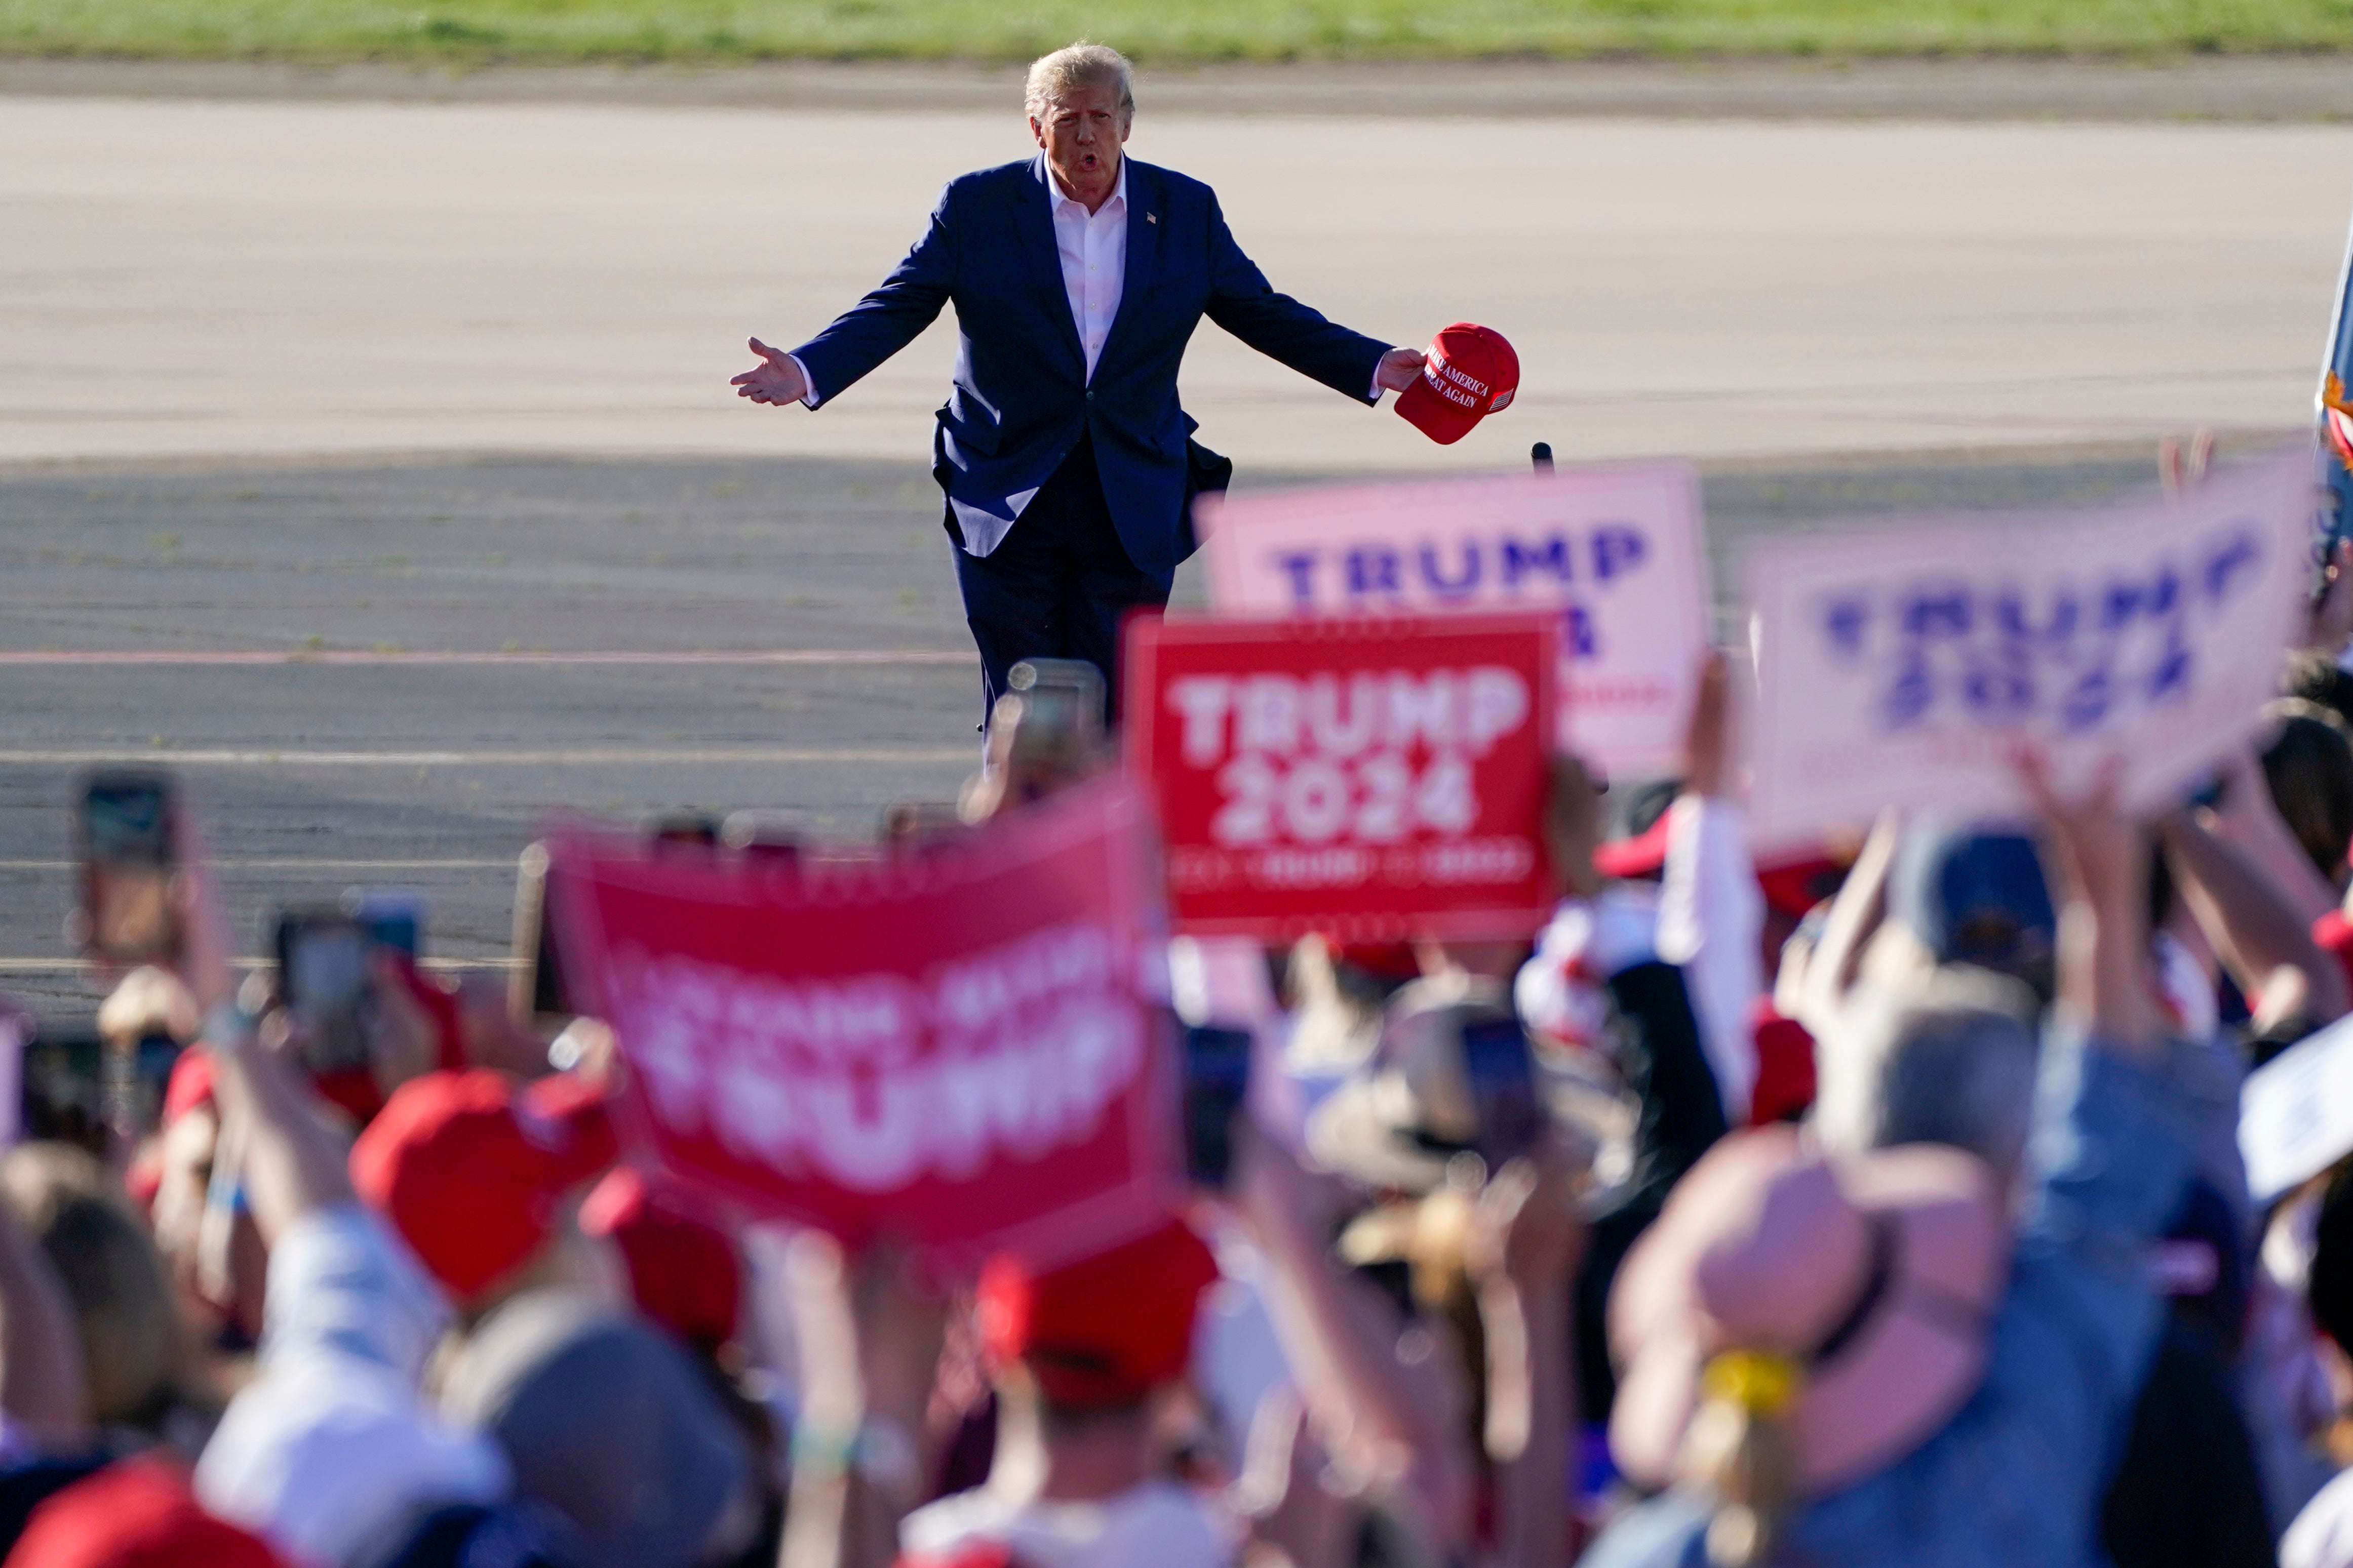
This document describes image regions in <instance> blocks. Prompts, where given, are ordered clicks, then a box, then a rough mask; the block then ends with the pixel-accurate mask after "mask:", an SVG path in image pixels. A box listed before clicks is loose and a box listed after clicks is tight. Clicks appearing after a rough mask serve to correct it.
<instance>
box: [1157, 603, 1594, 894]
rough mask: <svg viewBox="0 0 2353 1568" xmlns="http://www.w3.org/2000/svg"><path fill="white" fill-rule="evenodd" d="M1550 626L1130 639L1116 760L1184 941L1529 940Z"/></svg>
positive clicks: (1540, 622)
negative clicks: (1122, 757) (1146, 792)
mask: <svg viewBox="0 0 2353 1568" xmlns="http://www.w3.org/2000/svg"><path fill="white" fill-rule="evenodd" d="M1556 625H1557V616H1554V615H1550V614H1547V613H1546V612H1543V611H1533V610H1532V611H1511V612H1498V613H1493V614H1450V615H1445V616H1394V617H1391V616H1380V617H1372V616H1366V617H1352V618H1347V619H1337V620H1302V619H1297V618H1293V617H1288V616H1284V617H1270V618H1264V619H1247V620H1244V619H1232V620H1229V619H1216V620H1207V619H1205V620H1187V619H1173V618H1172V619H1166V620H1163V619H1157V618H1142V619H1138V620H1136V621H1134V623H1132V624H1131V626H1130V628H1129V632H1128V643H1127V665H1126V672H1127V686H1126V693H1125V696H1126V704H1125V707H1126V712H1127V715H1128V717H1127V731H1126V738H1127V747H1128V758H1129V762H1130V764H1131V767H1132V770H1133V771H1134V772H1135V773H1136V774H1137V775H1138V776H1139V777H1141V778H1144V779H1146V780H1149V781H1150V783H1151V784H1152V785H1153V788H1154V789H1155V792H1156V793H1157V795H1158V796H1159V801H1160V822H1161V829H1162V833H1163V836H1164V838H1165V843H1166V849H1165V854H1166V869H1167V877H1168V891H1169V902H1170V906H1171V909H1172V910H1173V912H1174V915H1175V917H1176V925H1177V927H1178V928H1179V929H1180V930H1183V931H1191V932H1197V933H1200V934H1205V935H1206V934H1227V935H1238V936H1253V937H1259V938H1261V939H1266V940H1272V941H1284V940H1288V939H1290V938H1293V937H1295V936H1298V935H1300V934H1301V933H1303V932H1305V931H1327V932H1331V933H1334V934H1336V935H1338V936H1340V937H1342V938H1344V939H1346V940H1351V941H1366V940H1385V939H1392V938H1398V937H1405V936H1416V935H1419V936H1431V937H1440V938H1451V939H1456V940H1463V941H1476V940H1483V939H1511V938H1517V937H1523V936H1525V935H1526V934H1527V933H1528V932H1530V931H1534V930H1535V929H1536V928H1537V927H1538V926H1540V925H1542V924H1543V923H1544V921H1545V918H1546V915H1548V914H1549V913H1550V912H1551V910H1552V906H1553V900H1554V893H1553V887H1552V879H1551V875H1550V870H1549V868H1548V866H1547V865H1546V858H1545V854H1544V838H1543V831H1542V824H1543V817H1544V799H1545V788H1546V763H1547V759H1548V758H1549V756H1550V754H1551V751H1552V739H1553V722H1554V714H1555V711H1556V708H1555V698H1554V689H1553V671H1554V669H1555V668H1556V664H1555V661H1556V657H1557V655H1556V651H1555V647H1554V637H1555V635H1556Z"/></svg>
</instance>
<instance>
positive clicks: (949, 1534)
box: [899, 1487, 1017, 1560]
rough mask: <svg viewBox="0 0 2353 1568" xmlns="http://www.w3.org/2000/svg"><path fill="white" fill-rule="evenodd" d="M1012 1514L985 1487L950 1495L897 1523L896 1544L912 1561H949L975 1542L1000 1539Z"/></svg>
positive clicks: (924, 1506) (997, 1496)
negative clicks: (897, 1539) (947, 1559)
mask: <svg viewBox="0 0 2353 1568" xmlns="http://www.w3.org/2000/svg"><path fill="white" fill-rule="evenodd" d="M1016 1511H1017V1510H1015V1509H1014V1508H1013V1507H1012V1506H1011V1505H1010V1504H1009V1503H1008V1502H1007V1501H1006V1500H1005V1499H1004V1498H1003V1497H1002V1496H1001V1495H1000V1494H997V1493H995V1492H992V1491H990V1490H989V1489H987V1488H986V1487H976V1488H974V1489H972V1490H970V1491H961V1492H951V1493H949V1494H948V1495H947V1496H946V1497H944V1498H940V1499H937V1500H934V1501H932V1502H927V1503H925V1504H924V1505H923V1507H921V1508H919V1509H917V1510H914V1511H913V1513H910V1514H909V1515H907V1517H906V1518H904V1519H902V1520H901V1521H899V1541H900V1544H901V1545H902V1548H903V1549H904V1550H905V1552H906V1553H907V1555H908V1557H910V1558H913V1559H923V1560H932V1559H944V1558H952V1557H954V1556H955V1555H956V1554H957V1553H959V1552H962V1551H963V1550H964V1549H965V1547H967V1546H969V1545H971V1544H973V1543H974V1542H975V1541H976V1540H977V1541H982V1542H989V1541H999V1540H1001V1539H1002V1537H1003V1535H1004V1533H1005V1531H1006V1530H1007V1528H1008V1526H1009V1525H1010V1524H1011V1523H1012V1521H1013V1517H1014V1514H1015V1513H1016Z"/></svg>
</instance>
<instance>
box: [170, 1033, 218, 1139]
mask: <svg viewBox="0 0 2353 1568" xmlns="http://www.w3.org/2000/svg"><path fill="white" fill-rule="evenodd" d="M212 1102H213V1054H212V1052H210V1051H208V1050H206V1049H205V1047H202V1046H190V1047H188V1048H187V1049H186V1050H185V1051H182V1052H181V1053H180V1054H179V1056H178V1058H176V1059H174V1061H173V1063H172V1076H171V1078H170V1079H168V1080H166V1082H165V1083H164V1126H166V1127H169V1126H170V1125H171V1124H172V1123H173V1122H174V1121H178V1120H179V1119H180V1118H181V1117H183V1116H185V1115H186V1114H187V1113H188V1112H190V1111H191V1110H196V1109H197V1108H198V1107H200V1106H206V1105H210V1104H211V1103H212Z"/></svg>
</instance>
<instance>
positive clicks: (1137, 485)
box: [734, 44, 1422, 712]
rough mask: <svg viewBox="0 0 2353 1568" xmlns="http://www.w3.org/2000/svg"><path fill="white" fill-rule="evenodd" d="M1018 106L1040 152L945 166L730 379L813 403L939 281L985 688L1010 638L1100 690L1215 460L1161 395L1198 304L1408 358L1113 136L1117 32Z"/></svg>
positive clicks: (1408, 367)
mask: <svg viewBox="0 0 2353 1568" xmlns="http://www.w3.org/2000/svg"><path fill="white" fill-rule="evenodd" d="M1028 109H1029V130H1030V133H1031V134H1032V135H1033V136H1034V137H1035V138H1036V139H1037V142H1038V146H1039V154H1038V156H1036V157H1034V158H1032V159H1030V160H1029V161H1028V162H1026V163H1008V164H1005V165H1004V166H1002V167H1000V168H995V169H983V170H980V171H979V172H977V173H976V174H965V175H964V176H963V177H962V178H960V179H956V180H953V181H951V182H949V184H948V187H947V189H946V190H944V191H943V192H942V193H941V194H940V200H939V205H938V206H936V207H935V208H934V209H933V212H932V220H931V226H930V227H929V228H927V229H926V230H925V231H924V234H923V237H922V238H921V239H919V240H917V241H916V242H915V246H914V248H913V249H912V250H910V251H908V253H907V257H906V259H905V260H903V261H902V262H900V263H899V265H898V267H897V268H895V269H893V270H892V274H891V276H890V277H888V278H886V279H883V280H882V283H881V286H880V287H879V288H877V289H874V291H873V292H871V293H870V294H868V295H867V296H866V298H864V299H863V300H860V301H859V302H858V303H857V304H856V305H855V306H853V307H852V308H851V309H850V310H849V312H848V313H847V314H846V315H844V316H842V317H841V318H840V319H839V320H838V321H835V322H834V323H833V324H832V325H831V326H829V327H828V328H826V329H825V331H821V332H819V333H818V335H817V336H816V337H814V338H811V339H810V340H809V341H808V342H805V343H803V344H802V345H801V346H800V347H799V348H797V349H795V350H793V351H792V352H791V353H780V352H778V351H777V350H776V349H772V348H770V347H768V346H767V345H766V344H765V343H763V342H760V340H759V339H757V338H754V339H753V340H752V345H751V346H752V350H753V352H754V353H756V354H758V355H759V356H760V360H761V363H759V364H758V365H757V366H755V367H754V368H753V369H752V370H749V371H746V372H745V373H744V374H742V375H739V376H737V377H735V379H734V385H735V386H736V388H737V390H738V393H739V395H742V396H744V397H748V398H750V399H751V400H752V401H753V402H754V403H765V404H776V405H783V404H789V403H801V404H805V405H807V406H808V407H810V408H819V407H822V406H824V405H825V404H826V403H828V402H829V401H830V400H832V399H833V398H836V397H839V395H841V394H842V393H844V392H846V391H848V390H849V386H850V384H851V383H853V382H855V381H857V380H858V378H859V377H860V376H862V375H864V374H867V373H868V372H869V371H871V370H872V369H874V368H875V367H876V366H877V365H879V364H881V363H882V362H883V361H884V360H886V359H889V358H890V357H891V356H892V354H894V353H898V352H899V351H900V350H901V349H902V348H904V347H906V346H907V344H908V343H910V342H913V341H914V339H915V337H916V336H917V335H918V334H919V333H921V332H922V331H923V329H924V328H926V327H928V326H930V325H931V324H932V321H933V320H934V318H936V317H937V316H938V315H939V313H940V307H941V306H943V305H945V304H947V303H949V302H951V301H953V302H954V303H955V310H956V326H957V329H958V339H957V345H956V367H955V384H954V386H953V387H952V388H951V390H950V391H949V394H948V401H947V405H946V406H944V407H943V408H942V409H941V410H940V411H939V424H938V428H937V430H936V431H935V432H934V437H933V442H932V453H933V458H932V473H933V475H934V478H936V479H938V480H939V482H940V488H941V489H944V490H945V491H946V492H947V511H946V518H945V521H946V526H947V531H948V536H949V537H950V538H951V539H952V540H953V541H955V545H956V575H957V579H958V582H959V584H960V585H961V586H962V588H963V590H964V605H965V619H966V621H967V622H968V623H969V624H970V626H971V627H972V635H973V640H974V641H975V642H976V643H977V644H978V645H979V647H980V658H981V668H982V677H983V680H984V682H985V689H984V691H983V698H984V701H985V703H986V704H987V705H992V706H993V705H994V703H995V701H996V700H997V696H998V695H999V694H1000V693H1002V692H1003V691H1004V690H1005V678H1006V671H1007V669H1008V668H1010V667H1011V666H1012V665H1013V664H1015V663H1016V662H1018V661H1019V660H1021V659H1024V658H1083V659H1086V660H1088V661H1089V662H1091V663H1092V664H1093V665H1094V666H1095V667H1096V668H1099V669H1101V670H1102V671H1103V675H1104V678H1105V680H1106V682H1107V684H1109V685H1110V688H1111V692H1112V697H1113V701H1114V703H1115V702H1116V700H1117V691H1118V687H1117V683H1116V681H1115V680H1113V663H1114V657H1115V655H1116V653H1117V649H1118V637H1119V625H1120V622H1121V620H1122V619H1123V618H1124V616H1126V615H1127V614H1128V613H1129V612H1131V611H1134V610H1136V609H1139V608H1147V609H1155V610H1156V609H1158V608H1160V607H1161V606H1162V605H1166V603H1167V602H1168V589H1169V585H1170V584H1171V582H1172V581H1173V580H1174V578H1175V575H1176V563H1178V562H1180V561H1182V560H1184V559H1185V557H1187V555H1190V554H1191V553H1192V552H1193V547H1194V538H1193V527H1192V502H1193V498H1194V496H1195V495H1197V494H1198V493H1199V492H1200V491H1202V490H1205V489H1224V488H1225V485H1226V480H1227V479H1228V477H1229V475H1230V474H1231V473H1232V471H1233V465H1232V464H1231V463H1230V462H1228V461H1227V460H1226V459H1224V458H1220V457H1219V456H1218V455H1217V454H1216V453H1214V452H1211V451H1209V450H1208V448H1207V447H1203V446H1201V445H1200V444H1199V443H1198V442H1197V441H1195V440H1193V439H1192V433H1193V431H1194V429H1195V428H1196V426H1195V424H1194V421H1193V420H1192V419H1191V418H1190V417H1188V416H1187V415H1186V413H1185V410H1184V409H1183V407H1182V406H1180V405H1179V404H1178V403H1177V400H1176V371H1177V366H1178V365H1179V364H1180V363H1182V361H1183V359H1184V356H1185V344H1186V342H1187V341H1188V340H1189V339H1190V338H1191V337H1192V335H1193V329H1194V328H1195V327H1196V326H1197V325H1198V324H1199V322H1200V320H1201V318H1202V317H1203V316H1207V317H1208V318H1209V320H1211V321H1215V322H1217V323H1218V325H1219V326H1221V327H1223V328H1225V329H1226V331H1229V332H1231V333H1233V334H1234V335H1235V336H1236V337H1238V338H1240V339H1241V340H1242V342H1246V343H1248V344H1250V347H1252V348H1254V349H1257V350H1258V351H1259V352H1260V353H1265V354H1269V355H1271V356H1272V357H1273V358H1275V359H1278V360H1281V361H1282V363H1285V364H1287V365H1289V366H1291V367H1292V368H1293V370H1296V371H1298V372H1299V373H1300V374H1303V375H1305V376H1309V377H1311V378H1313V379H1314V380H1316V381H1320V382H1322V383H1323V384H1324V385H1326V386H1329V387H1331V388H1333V389H1334V390H1335V391H1336V392H1339V393H1341V394H1342V395H1345V396H1349V397H1354V398H1356V399H1358V400H1360V401H1362V402H1364V403H1366V404H1368V405H1369V404H1373V403H1377V402H1378V401H1379V399H1380V395H1381V393H1382V392H1383V391H1384V390H1385V389H1386V390H1389V391H1397V392H1402V391H1403V390H1405V389H1406V388H1407V387H1409V386H1410V385H1412V384H1413V381H1414V378H1415V377H1416V376H1418V375H1419V374H1421V364H1422V356H1421V354H1420V353H1419V352H1418V351H1416V350H1413V349H1404V348H1391V347H1390V346H1389V345H1388V344H1386V343H1383V342H1377V341H1376V340H1374V339H1372V338H1368V337H1365V336H1363V335H1362V334H1360V333H1357V332H1352V331H1348V330H1347V329H1346V328H1345V327H1342V326H1339V325H1337V324H1336V323H1335V322H1332V321H1326V320H1324V317H1323V316H1321V315H1319V314H1318V313H1316V312H1315V311H1314V310H1310V309H1309V308H1308V307H1306V306H1305V305H1303V304H1301V303H1300V302H1299V301H1298V300H1293V299H1292V298H1290V297H1289V296H1288V295H1284V294H1278V293H1276V292H1275V291H1274V289H1272V288H1271V286H1270V285H1269V284H1268V282H1267V280H1266V277H1265V275H1264V274H1263V273H1261V272H1260V271H1259V269H1258V268H1257V266H1256V265H1255V264H1254V263H1252V262H1251V260H1250V258H1249V257H1247V256H1245V255H1243V254H1242V251H1241V247H1240V246H1238V245H1236V244H1235V243H1234V237H1233V236H1232V234H1231V233H1229V231H1228V230H1227V228H1226V220H1225V216H1224V215H1223V214H1222V213H1220V212H1219V210H1218V198H1217V196H1216V195H1215V194H1214V193H1213V192H1211V191H1210V189H1209V187H1208V186H1207V185H1205V184H1201V183H1200V182H1199V181H1198V180H1192V179H1187V177H1186V176H1184V175H1183V174H1177V173H1176V172H1175V171H1174V170H1171V169H1161V168H1155V167H1154V166H1153V165H1151V164H1149V163H1136V162H1134V160H1132V159H1129V158H1127V157H1126V156H1125V155H1124V153H1123V152H1122V147H1123V144H1124V143H1125V142H1126V141H1127V136H1128V132H1129V129H1130V128H1131V126H1132V125H1133V123H1134V114H1135V100H1134V92H1133V90H1132V88H1131V84H1130V71H1129V67H1128V62H1127V61H1126V59H1125V58H1123V57H1122V56H1121V55H1120V54H1119V53H1118V51H1116V50H1114V49H1111V48H1107V47H1103V46H1102V45H1100V44H1074V45H1072V46H1071V47H1069V48H1066V49H1058V50H1056V51H1055V52H1054V53H1053V54H1050V55H1048V56H1047V57H1045V58H1043V59H1041V60H1039V61H1038V62H1037V64H1035V65H1033V66H1031V67H1030V68H1029V91H1028ZM985 711H986V708H984V712H985Z"/></svg>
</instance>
